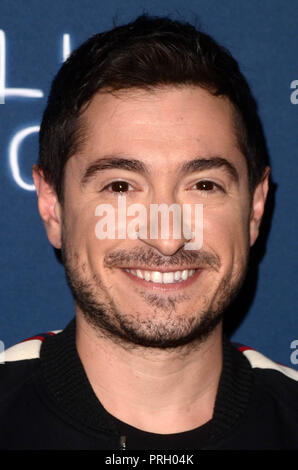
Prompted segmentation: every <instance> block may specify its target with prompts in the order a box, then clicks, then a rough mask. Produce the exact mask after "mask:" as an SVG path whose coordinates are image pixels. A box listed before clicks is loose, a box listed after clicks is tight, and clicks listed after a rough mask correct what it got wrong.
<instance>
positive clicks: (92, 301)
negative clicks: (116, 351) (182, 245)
mask: <svg viewBox="0 0 298 470" xmlns="http://www.w3.org/2000/svg"><path fill="white" fill-rule="evenodd" d="M61 253H62V261H63V264H64V268H65V275H66V279H67V283H68V285H69V287H70V289H71V291H72V294H73V297H74V300H75V302H76V304H77V306H78V307H79V309H80V311H81V312H82V315H83V316H84V318H85V320H86V321H87V322H88V323H89V324H90V325H91V326H92V327H93V328H94V330H95V332H96V333H97V335H99V336H101V337H104V338H108V339H110V340H111V341H113V342H115V343H117V344H118V345H122V346H123V347H124V348H126V349H127V348H128V349H132V348H136V347H143V348H144V347H145V348H159V349H163V350H165V349H176V348H181V349H184V350H187V351H188V350H189V349H192V348H197V347H198V346H199V345H200V344H201V343H202V342H204V341H205V340H206V339H207V338H208V337H209V336H210V334H211V333H212V332H213V331H214V330H215V329H216V327H217V326H218V325H219V324H220V323H221V321H222V319H223V314H224V311H225V310H226V308H227V306H228V305H229V304H230V303H231V302H232V300H233V299H234V298H235V297H236V295H237V294H238V292H239V291H240V289H241V286H242V284H243V281H244V279H245V275H246V268H247V263H246V266H245V267H244V268H242V269H241V270H240V271H239V272H238V273H237V274H236V275H235V273H234V274H233V275H232V273H230V274H228V275H226V276H225V277H224V278H223V279H222V280H221V282H220V284H219V286H218V288H217V290H216V293H214V294H213V296H212V299H211V300H210V298H208V293H207V294H206V295H204V299H202V302H201V303H202V305H201V307H200V309H199V310H198V311H195V312H192V313H191V314H189V315H181V314H178V313H177V305H179V304H180V303H182V304H183V302H185V301H187V300H188V299H189V297H187V296H186V295H185V294H178V295H168V296H167V297H165V295H164V294H161V295H158V294H148V293H147V292H145V291H144V290H143V289H140V290H139V295H140V297H142V298H143V300H144V302H145V303H146V304H147V305H148V308H150V315H144V311H143V313H141V312H133V313H125V312H124V311H123V310H119V309H118V308H117V306H116V305H115V302H114V300H113V298H112V296H111V295H109V294H108V291H107V289H106V288H105V286H104V285H103V283H102V281H101V279H100V278H99V276H98V275H96V274H94V275H93V276H92V275H88V274H86V271H87V269H86V265H80V264H79V256H78V255H74V256H73V255H71V254H70V253H69V250H68V246H67V241H66V239H65V232H64V233H63V235H62V248H61ZM187 255H189V253H187ZM127 256H129V253H127ZM185 256H186V255H185ZM143 257H144V256H143ZM177 269H178V268H177Z"/></svg>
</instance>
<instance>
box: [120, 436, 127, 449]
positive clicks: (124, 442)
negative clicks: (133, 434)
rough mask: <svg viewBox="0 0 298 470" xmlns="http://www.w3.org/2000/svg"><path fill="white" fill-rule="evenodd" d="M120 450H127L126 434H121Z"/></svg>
mask: <svg viewBox="0 0 298 470" xmlns="http://www.w3.org/2000/svg"><path fill="white" fill-rule="evenodd" d="M120 450H126V436H120Z"/></svg>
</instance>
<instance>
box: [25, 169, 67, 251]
mask: <svg viewBox="0 0 298 470" xmlns="http://www.w3.org/2000/svg"><path fill="white" fill-rule="evenodd" d="M32 177H33V180H34V184H35V187H36V192H37V197H38V210H39V214H40V217H41V218H42V220H43V223H44V226H45V229H46V232H47V236H48V239H49V242H50V243H51V244H52V245H53V246H54V247H55V248H58V249H60V248H61V233H62V207H61V205H60V203H59V201H58V198H57V194H56V192H55V190H54V189H53V187H52V186H51V185H50V184H49V183H47V182H46V180H45V177H44V172H43V170H42V169H41V168H40V167H39V166H38V165H33V167H32Z"/></svg>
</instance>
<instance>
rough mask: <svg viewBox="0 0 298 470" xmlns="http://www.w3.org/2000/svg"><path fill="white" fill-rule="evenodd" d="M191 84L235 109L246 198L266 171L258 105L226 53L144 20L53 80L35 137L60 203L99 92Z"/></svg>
mask: <svg viewBox="0 0 298 470" xmlns="http://www.w3.org/2000/svg"><path fill="white" fill-rule="evenodd" d="M166 85H174V86H175V85H177V86H180V85H195V86H199V87H202V88H205V89H206V90H208V91H209V92H210V93H212V94H214V95H215V96H226V97H227V98H228V99H229V100H230V102H231V103H232V104H233V109H234V111H235V112H234V120H235V130H236V135H237V139H238V144H239V147H240V149H241V151H242V153H243V155H244V156H245V158H246V161H247V167H248V177H249V187H250V191H251V193H252V192H253V190H254V188H255V186H256V185H257V184H258V182H259V181H260V180H261V178H262V176H263V172H264V169H265V167H266V165H267V164H268V155H267V151H266V144H265V139H264V135H263V131H262V126H261V123H260V120H259V117H258V112H257V105H256V102H255V100H254V98H253V96H252V94H251V91H250V89H249V86H248V83H247V81H246V80H245V78H244V76H243V75H242V73H241V72H240V70H239V66H238V64H237V62H236V60H235V59H234V58H233V57H232V56H231V54H230V53H229V51H228V50H227V49H225V48H224V47H222V46H220V45H219V44H217V43H216V42H215V41H214V39H212V38H211V37H210V36H209V35H207V34H205V33H202V32H200V31H198V30H197V29H196V28H195V27H194V26H192V25H191V24H189V23H187V22H181V21H175V20H171V19H169V18H165V17H150V16H147V15H142V16H140V17H138V18H137V19H136V20H135V21H133V22H131V23H129V24H127V25H124V26H118V27H115V28H114V29H112V30H110V31H107V32H103V33H100V34H96V35H94V36H93V37H91V38H90V39H88V40H87V41H86V42H85V43H83V44H82V45H81V46H80V47H79V48H78V49H77V50H75V51H74V52H73V53H72V54H71V55H70V57H69V58H68V59H67V61H66V62H65V63H64V64H63V65H62V67H61V69H60V70H59V72H58V74H57V75H56V77H55V78H54V80H53V83H52V87H51V91H50V95H49V98H48V103H47V106H46V109H45V112H44V115H43V119H42V123H41V128H40V134H39V144H40V145H39V159H38V165H39V167H40V168H41V169H42V170H43V171H44V175H45V179H46V181H47V182H48V183H50V184H51V185H52V186H53V187H54V189H55V191H56V193H57V197H58V200H59V201H60V203H61V204H63V179H64V168H65V164H66V162H67V160H68V159H69V158H70V157H71V156H72V155H74V153H75V152H76V151H78V149H79V147H80V144H81V143H82V142H83V140H84V126H83V123H82V120H81V119H80V116H81V113H82V111H83V110H84V109H85V107H86V106H87V105H88V103H89V102H90V100H91V99H92V97H93V96H94V95H95V94H96V93H97V92H99V91H100V90H105V91H107V92H113V91H117V90H125V89H129V88H135V87H136V88H140V89H145V90H151V89H153V88H156V87H160V86H166Z"/></svg>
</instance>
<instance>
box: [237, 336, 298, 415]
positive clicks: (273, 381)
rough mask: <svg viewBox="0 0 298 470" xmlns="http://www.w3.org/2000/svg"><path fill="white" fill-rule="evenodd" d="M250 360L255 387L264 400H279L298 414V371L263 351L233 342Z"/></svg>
mask: <svg viewBox="0 0 298 470" xmlns="http://www.w3.org/2000/svg"><path fill="white" fill-rule="evenodd" d="M233 345H234V346H235V347H236V348H237V349H238V351H239V352H240V353H241V354H242V355H243V356H245V357H246V359H247V360H248V362H249V364H250V366H251V368H252V370H253V376H254V385H255V389H257V391H258V392H259V395H261V396H262V397H263V398H264V401H266V402H268V401H270V400H271V401H272V400H273V401H274V402H275V403H276V402H278V403H279V404H280V406H282V407H284V408H285V409H288V408H289V409H291V410H292V411H294V410H296V411H297V415H298V403H297V399H294V398H295V397H296V398H297V393H298V371H297V370H295V369H293V368H291V367H287V366H285V365H282V364H279V363H277V362H275V361H273V360H272V359H269V358H268V357H266V356H265V355H264V354H262V353H261V352H259V351H257V350H255V349H253V348H251V347H248V346H244V345H240V344H238V343H234V344H233Z"/></svg>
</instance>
